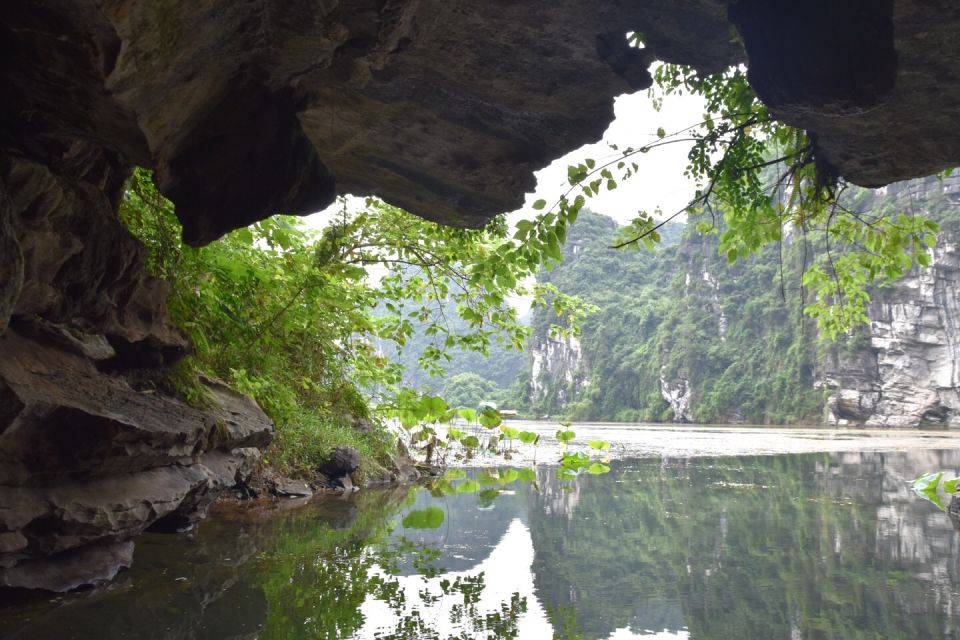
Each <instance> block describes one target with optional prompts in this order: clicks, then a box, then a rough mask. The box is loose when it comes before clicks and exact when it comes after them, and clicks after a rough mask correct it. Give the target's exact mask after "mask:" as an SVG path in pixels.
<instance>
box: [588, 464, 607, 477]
mask: <svg viewBox="0 0 960 640" xmlns="http://www.w3.org/2000/svg"><path fill="white" fill-rule="evenodd" d="M609 471H610V467H608V466H607V465H605V464H603V463H601V462H594V463H593V464H591V465H590V466H589V467H587V473H590V474H593V475H595V476H598V475H601V474H604V473H608V472H609Z"/></svg>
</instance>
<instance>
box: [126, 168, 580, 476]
mask: <svg viewBox="0 0 960 640" xmlns="http://www.w3.org/2000/svg"><path fill="white" fill-rule="evenodd" d="M120 215H121V219H122V220H123V221H124V222H125V223H126V224H127V226H128V227H129V228H130V230H131V231H132V232H133V233H134V234H135V235H136V236H137V237H139V238H140V239H141V240H142V241H143V242H144V244H145V245H146V247H147V252H148V268H149V270H150V272H151V273H152V274H154V275H156V276H158V277H161V278H163V279H164V280H166V281H167V282H169V283H170V285H171V290H172V291H171V296H170V301H169V308H170V312H171V315H172V316H173V319H174V321H175V322H176V324H177V325H178V326H179V327H180V329H181V330H182V331H184V333H185V334H186V335H187V336H188V337H189V338H190V341H191V343H192V345H193V352H192V354H191V355H190V356H189V357H188V358H186V359H185V360H184V361H182V362H180V363H179V364H178V365H177V367H176V368H175V369H173V370H172V371H170V372H169V375H168V376H167V379H166V380H165V381H162V382H161V384H165V385H166V386H167V387H168V388H171V389H172V390H173V391H175V392H177V393H179V394H181V395H183V396H185V397H186V398H187V399H188V400H189V401H191V402H194V403H197V404H203V402H204V401H205V399H204V398H203V397H202V391H201V389H202V387H201V386H200V385H198V384H196V379H197V376H198V375H207V376H213V377H217V378H220V379H223V380H225V381H226V382H227V383H228V384H230V385H232V386H234V387H235V388H237V389H238V390H240V391H243V392H246V393H249V394H250V395H252V396H253V397H254V398H255V399H256V400H257V401H258V402H259V403H260V405H261V406H262V407H263V409H264V411H266V413H267V414H268V415H269V416H270V417H271V418H272V419H273V420H274V422H275V423H276V425H277V436H276V442H275V445H274V447H273V450H272V451H271V452H270V453H269V456H268V458H269V460H270V461H271V462H272V463H274V464H277V465H280V466H282V467H285V468H287V469H288V470H294V471H295V470H299V469H308V468H311V467H314V466H316V465H317V464H318V463H319V462H320V461H322V460H323V458H324V457H325V456H326V455H327V454H328V452H329V451H330V450H331V449H332V447H333V446H335V445H339V444H350V445H353V446H356V447H358V448H359V449H360V451H361V452H362V453H363V454H364V459H365V460H366V461H367V464H368V466H370V467H371V468H375V467H376V463H377V461H380V462H383V461H385V459H386V458H387V456H388V455H389V453H390V450H391V440H390V439H389V438H388V437H387V436H386V435H385V432H384V431H383V430H382V429H380V428H377V425H376V424H374V425H373V427H372V428H371V427H370V419H371V418H373V419H374V420H375V419H377V418H378V417H380V416H382V415H383V413H384V411H383V410H384V409H387V410H398V409H399V410H403V409H404V407H397V406H396V405H397V403H398V402H400V401H408V402H409V403H412V404H413V405H417V406H419V405H418V403H420V401H421V398H420V396H419V394H416V393H411V392H409V390H407V389H405V388H404V371H403V365H402V364H401V363H400V362H398V361H397V360H396V359H392V358H390V357H389V355H388V353H389V351H390V349H387V348H383V345H395V346H396V348H397V349H400V350H401V351H402V350H403V349H404V348H405V347H406V345H407V342H408V340H410V338H411V337H412V336H413V335H414V333H415V330H416V328H417V327H418V328H419V330H420V331H421V332H422V334H423V335H424V336H427V337H428V339H429V340H430V342H429V343H428V344H425V345H420V346H421V347H422V348H421V349H420V351H419V353H418V354H417V355H418V365H419V366H420V368H421V369H422V370H425V371H426V372H428V373H429V374H432V375H438V374H440V373H442V371H443V366H442V365H443V363H444V361H446V360H447V359H448V358H449V353H450V352H453V351H456V350H466V351H475V352H478V353H481V354H485V353H487V352H488V351H489V349H490V347H491V345H492V344H508V345H510V346H512V347H513V348H519V347H520V346H521V345H522V342H523V340H524V339H525V337H526V335H527V332H528V328H527V327H526V326H524V325H523V324H521V323H520V322H518V317H517V312H516V310H515V309H514V308H513V307H511V306H510V305H509V304H508V303H507V300H508V296H511V295H521V294H524V293H526V287H525V284H524V281H525V280H526V279H527V278H528V276H529V275H531V274H532V273H533V272H534V271H535V270H536V269H537V268H539V267H540V265H541V264H544V263H545V262H550V261H554V260H556V258H558V257H559V255H558V254H557V255H554V251H553V249H550V250H549V251H547V252H545V253H540V252H537V251H534V252H532V253H528V254H525V258H524V260H523V261H510V260H505V259H504V258H503V254H504V253H505V252H510V251H512V250H513V245H512V243H511V242H510V240H509V236H508V233H507V229H506V227H505V226H504V224H503V223H502V221H495V222H493V223H491V224H490V225H488V226H487V227H486V228H485V229H483V230H476V231H474V230H464V229H453V228H449V227H443V226H440V225H437V224H434V223H430V222H427V221H425V220H422V219H421V218H417V217H415V216H412V215H410V214H408V213H406V212H404V211H402V210H400V209H397V208H395V207H391V206H388V205H385V204H383V203H381V202H377V201H374V200H368V201H367V203H366V206H365V207H363V208H362V209H361V210H359V211H349V210H348V209H347V207H346V206H344V208H343V210H342V211H341V212H340V214H339V215H338V216H336V217H335V219H334V220H333V221H332V222H331V223H330V224H329V225H328V226H327V227H326V228H325V229H324V230H323V232H322V233H319V232H313V231H311V230H310V229H308V228H306V227H305V226H304V225H303V224H302V222H301V221H299V220H297V219H295V218H290V217H283V216H278V217H274V218H271V219H268V220H265V221H263V222H260V223H257V224H255V225H252V226H251V227H249V228H245V229H240V230H237V231H234V232H233V233H231V234H229V235H228V236H227V237H225V238H223V239H221V240H219V241H217V242H215V243H213V244H211V245H210V246H208V247H205V248H202V249H194V248H191V247H188V246H186V245H184V244H183V243H182V242H181V241H180V228H179V224H178V223H177V221H176V218H175V216H174V213H173V205H172V204H171V203H170V202H169V201H167V200H165V199H164V198H163V197H162V196H160V195H159V193H158V192H157V191H156V188H155V187H154V185H153V182H152V179H151V177H150V175H149V174H147V173H146V172H143V171H138V172H136V173H135V174H134V175H133V176H132V178H131V180H130V181H129V183H128V186H127V190H126V193H125V196H124V198H123V201H122V203H121V207H120ZM528 258H529V259H528ZM374 268H376V269H379V270H380V271H381V274H380V277H379V279H374V278H371V277H370V272H369V270H370V269H374ZM532 294H533V296H534V299H535V300H539V301H541V302H543V303H546V302H549V303H550V304H551V305H552V306H553V308H555V309H556V310H557V311H559V312H560V313H561V315H568V316H570V317H574V318H575V317H576V316H578V315H580V313H581V312H580V311H579V304H578V301H577V300H575V299H573V298H570V297H569V296H565V295H562V294H560V293H558V292H556V290H555V289H553V288H552V287H549V286H539V285H538V286H537V287H535V288H534V290H533V292H532ZM451 310H454V311H455V313H456V317H458V318H459V323H458V324H454V323H453V322H452V320H453V319H452V318H450V317H448V313H450V311H451ZM375 409H377V411H374V410H375ZM355 426H361V427H362V428H354V427H355Z"/></svg>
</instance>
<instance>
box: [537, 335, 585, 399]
mask: <svg viewBox="0 0 960 640" xmlns="http://www.w3.org/2000/svg"><path fill="white" fill-rule="evenodd" d="M530 362H531V369H530V389H529V399H530V401H531V402H533V403H537V402H539V401H541V399H543V398H547V399H548V400H549V403H550V404H555V406H558V407H564V406H566V404H567V403H568V402H570V401H571V400H573V398H574V397H575V395H576V394H577V393H578V392H580V391H582V389H583V388H584V387H586V386H587V384H588V383H589V381H588V380H587V378H586V374H585V372H584V370H583V367H584V361H583V349H582V348H581V346H580V340H579V339H578V338H577V337H576V336H558V337H552V336H549V335H546V336H541V335H536V336H534V337H533V338H532V339H531V341H530Z"/></svg>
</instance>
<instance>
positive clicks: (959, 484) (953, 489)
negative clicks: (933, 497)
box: [943, 478, 960, 495]
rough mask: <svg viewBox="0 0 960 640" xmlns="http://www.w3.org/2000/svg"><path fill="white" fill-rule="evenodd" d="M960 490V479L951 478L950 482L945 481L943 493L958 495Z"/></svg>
mask: <svg viewBox="0 0 960 640" xmlns="http://www.w3.org/2000/svg"><path fill="white" fill-rule="evenodd" d="M958 489H960V478H951V479H950V480H944V481H943V491H944V493H948V494H950V495H953V494H955V493H957V490H958Z"/></svg>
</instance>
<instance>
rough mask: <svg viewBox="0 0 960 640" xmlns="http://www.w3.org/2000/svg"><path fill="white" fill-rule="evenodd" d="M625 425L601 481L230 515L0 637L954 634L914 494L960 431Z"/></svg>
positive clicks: (955, 552) (59, 600)
mask: <svg viewBox="0 0 960 640" xmlns="http://www.w3.org/2000/svg"><path fill="white" fill-rule="evenodd" d="M593 428H594V429H596V431H597V433H600V432H602V431H603V430H604V427H602V426H597V427H593ZM620 429H621V430H623V429H624V428H620ZM627 430H628V431H630V433H629V434H627V435H626V436H624V435H623V434H620V435H615V434H613V432H612V431H608V433H609V434H611V435H615V437H614V438H611V439H612V440H614V450H615V451H616V450H617V449H618V447H620V452H621V453H622V454H623V455H624V456H625V457H622V458H619V459H614V460H612V461H611V462H610V466H611V471H610V472H609V473H607V474H605V475H597V476H591V475H584V476H580V477H578V478H576V479H575V480H572V481H560V480H558V479H557V477H556V473H555V471H556V469H555V468H552V467H543V466H541V467H539V468H537V469H536V471H535V472H525V473H524V474H523V475H525V476H526V479H516V476H517V475H518V473H517V472H513V471H508V470H507V469H506V468H504V467H500V468H499V469H497V468H487V469H486V470H481V469H475V468H471V469H463V470H457V471H456V472H454V474H453V475H454V476H455V477H451V478H450V479H449V480H448V481H447V482H446V484H442V483H441V485H434V486H433V487H432V490H431V487H407V488H399V489H398V488H395V489H390V490H385V491H373V490H367V491H361V492H360V493H357V494H354V495H352V496H349V497H347V498H345V499H334V500H323V501H314V502H312V503H310V504H308V505H307V506H303V507H300V508H297V509H285V510H279V509H276V508H274V509H271V510H264V509H257V510H237V509H236V508H226V507H221V508H219V509H217V510H215V512H214V513H213V514H212V515H211V517H210V518H209V519H208V520H207V521H205V522H203V523H201V525H200V526H199V527H198V528H197V529H196V530H195V531H193V532H192V533H189V534H177V535H161V534H147V535H144V536H142V537H141V538H140V539H139V541H138V543H137V552H136V557H135V564H134V566H133V568H132V569H131V570H129V571H127V572H125V573H122V574H121V575H120V576H119V577H118V578H117V580H115V581H114V583H112V584H111V585H110V586H108V587H104V588H100V589H97V590H94V591H90V592H85V593H79V594H71V595H68V596H60V597H56V598H41V599H36V598H31V599H17V601H16V602H11V601H10V600H11V598H10V595H9V594H8V595H7V602H5V603H3V604H2V605H0V637H2V638H24V639H26V638H30V639H70V638H83V639H86V638H96V639H113V638H157V639H159V638H165V639H173V638H177V639H181V638H196V639H213V640H218V639H226V638H267V639H273V638H277V639H279V638H283V639H298V638H311V639H314V638H321V639H326V638H383V639H387V638H397V639H399V638H409V639H415V638H416V639H419V638H438V639H439V638H443V639H446V638H520V639H522V640H527V639H530V640H538V639H544V640H549V639H550V638H562V639H565V640H566V639H570V640H572V639H575V638H576V639H600V638H616V639H621V638H650V639H653V638H657V639H661V638H662V639H666V638H671V639H672V638H691V639H694V640H709V639H714V638H715V639H718V640H719V639H723V640H727V639H731V638H733V639H735V640H752V639H757V640H761V639H762V640H766V639H780V638H782V639H784V640H795V639H808V638H838V639H840V638H842V639H853V638H857V639H866V638H883V639H888V638H904V639H910V640H917V639H922V638H942V639H947V638H949V639H954V640H957V639H960V534H958V533H957V532H955V531H954V529H953V528H952V526H951V524H950V521H949V520H948V519H947V517H946V515H944V514H943V513H942V512H940V511H939V510H937V508H936V507H934V506H933V505H931V504H930V503H927V502H924V501H921V500H920V499H918V498H916V497H915V496H914V495H913V494H912V492H911V491H910V489H909V486H908V481H909V480H910V479H912V478H913V477H915V476H917V475H919V474H920V473H923V472H926V471H930V470H940V469H944V470H947V471H948V472H950V473H953V474H957V472H958V471H960V449H956V448H948V447H951V446H953V447H955V446H956V445H957V444H958V443H957V440H956V439H955V438H956V436H954V435H952V434H947V433H942V432H941V433H934V434H922V433H913V434H906V435H904V434H893V435H889V436H887V435H872V433H870V432H868V433H863V432H853V433H852V435H850V434H848V435H849V437H848V435H843V434H842V433H839V432H827V431H819V430H780V431H783V432H784V435H783V436H782V437H783V438H786V439H787V440H790V439H791V438H798V439H799V440H800V441H803V442H808V441H810V440H813V441H816V442H818V443H819V444H818V445H817V446H812V447H810V448H802V447H801V448H800V450H802V451H808V452H806V453H799V454H797V453H792V454H785V453H779V451H780V450H781V449H780V446H781V445H783V446H784V447H787V446H789V443H784V442H780V441H779V440H778V438H780V436H776V433H777V432H772V431H754V430H750V429H742V428H740V429H727V430H724V429H714V430H712V431H711V430H699V431H693V430H682V429H672V430H670V429H659V430H658V429H627ZM588 431H589V428H584V429H583V433H584V434H586V433H587V432H588ZM597 433H590V437H593V436H595V435H597ZM710 433H713V434H714V435H704V434H710ZM830 433H833V436H829V434H830ZM818 434H819V435H818ZM888 437H889V438H890V439H886V438H888ZM579 438H580V434H579V433H578V439H579ZM878 439H879V440H878ZM670 440H673V442H674V446H673V447H670V446H667V444H668V441H670ZM628 441H629V442H631V443H632V444H629V443H628ZM652 442H654V443H655V442H661V444H663V445H664V446H663V447H662V448H658V447H659V445H657V446H651V443H652ZM709 442H713V444H712V445H710V444H709ZM738 442H739V446H738V445H737V443H738ZM834 443H837V444H834ZM793 444H796V442H794V443H793ZM645 447H646V448H645ZM811 449H813V451H811ZM719 454H722V455H719ZM538 455H541V460H542V459H544V458H543V457H542V456H543V455H545V452H543V451H541V452H540V453H539V454H538ZM637 455H645V456H647V457H634V456H637ZM532 480H535V481H532ZM457 487H462V488H463V489H465V491H464V490H461V491H457Z"/></svg>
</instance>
